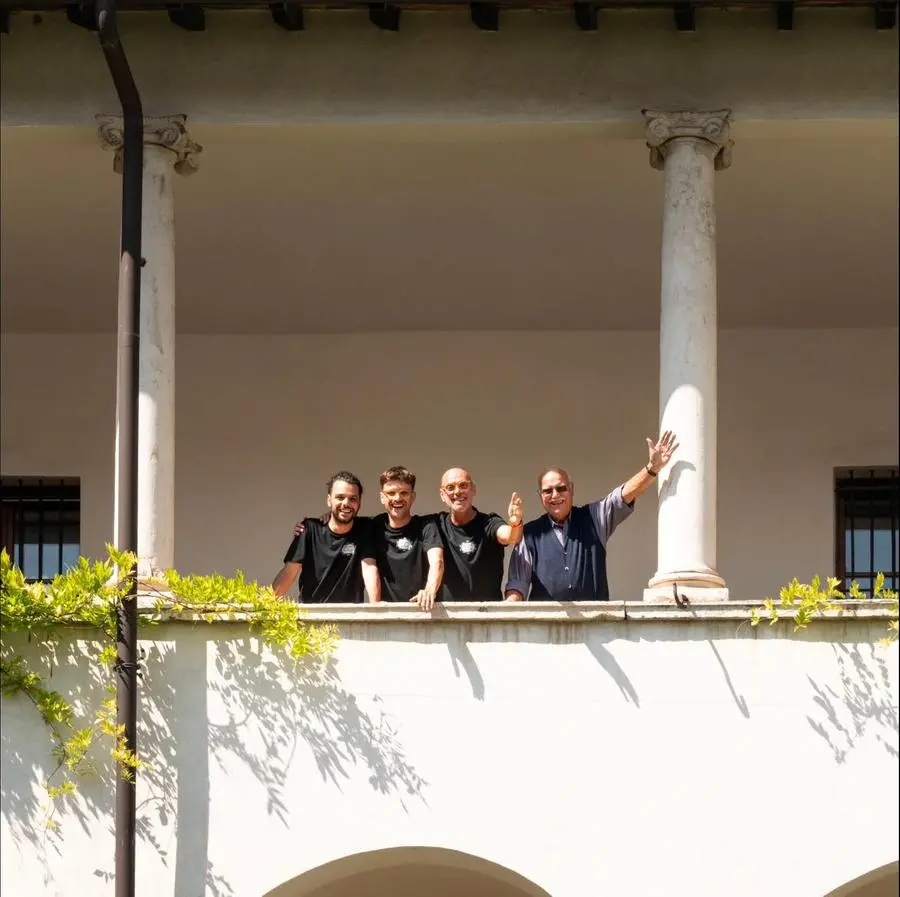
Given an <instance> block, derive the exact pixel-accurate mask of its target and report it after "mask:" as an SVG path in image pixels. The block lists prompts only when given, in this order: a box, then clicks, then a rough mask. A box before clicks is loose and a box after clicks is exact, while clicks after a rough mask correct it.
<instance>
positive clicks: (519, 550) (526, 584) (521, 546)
mask: <svg viewBox="0 0 900 897" xmlns="http://www.w3.org/2000/svg"><path fill="white" fill-rule="evenodd" d="M531 571H532V564H531V552H530V551H529V550H528V546H527V545H526V544H525V539H524V538H522V539H520V540H519V543H518V544H517V545H516V547H515V548H514V549H513V552H512V554H511V555H510V556H509V576H508V577H507V580H506V588H505V589H504V590H503V594H504V595H505V594H506V593H507V592H518V593H519V594H520V595H521V596H522V597H523V598H525V599H526V600H527V599H528V593H529V592H530V591H531Z"/></svg>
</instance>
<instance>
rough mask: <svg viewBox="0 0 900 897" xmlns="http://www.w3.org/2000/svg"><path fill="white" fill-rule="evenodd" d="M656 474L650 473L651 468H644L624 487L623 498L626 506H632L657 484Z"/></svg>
mask: <svg viewBox="0 0 900 897" xmlns="http://www.w3.org/2000/svg"><path fill="white" fill-rule="evenodd" d="M655 474H656V472H654V473H652V474H651V473H650V468H649V467H646V466H645V467H642V468H641V469H640V470H639V471H638V472H637V473H636V474H635V475H634V476H633V477H632V478H631V479H630V480H628V482H627V483H625V485H624V486H622V498H623V499H624V500H625V504H626V505H630V504H631V503H632V502H633V501H634V500H635V499H636V498H640V497H641V496H642V495H643V494H644V493H645V492H646V491H647V490H648V489H649V488H650V487H651V486H652V485H653V484H654V483H655V482H656V475H655Z"/></svg>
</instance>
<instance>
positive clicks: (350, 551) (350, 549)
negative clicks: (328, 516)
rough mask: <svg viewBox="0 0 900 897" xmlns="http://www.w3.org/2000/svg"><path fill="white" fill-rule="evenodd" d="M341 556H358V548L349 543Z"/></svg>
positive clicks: (342, 550)
mask: <svg viewBox="0 0 900 897" xmlns="http://www.w3.org/2000/svg"><path fill="white" fill-rule="evenodd" d="M341 554H343V555H346V556H347V557H351V556H352V555H354V554H356V546H355V545H354V544H353V543H352V542H348V543H347V544H346V545H345V546H344V547H343V548H342V549H341Z"/></svg>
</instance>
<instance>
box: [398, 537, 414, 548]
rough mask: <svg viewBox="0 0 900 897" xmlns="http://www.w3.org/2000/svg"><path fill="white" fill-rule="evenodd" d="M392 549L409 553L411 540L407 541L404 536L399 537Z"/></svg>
mask: <svg viewBox="0 0 900 897" xmlns="http://www.w3.org/2000/svg"><path fill="white" fill-rule="evenodd" d="M394 547H395V548H396V549H397V551H409V550H410V549H411V548H412V547H413V543H412V540H411V539H407V538H406V536H401V537H400V538H399V539H397V541H396V542H394Z"/></svg>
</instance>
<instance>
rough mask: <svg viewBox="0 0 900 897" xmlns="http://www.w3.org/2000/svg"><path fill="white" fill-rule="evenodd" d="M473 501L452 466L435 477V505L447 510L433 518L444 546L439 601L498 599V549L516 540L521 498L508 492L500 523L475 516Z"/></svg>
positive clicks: (463, 476)
mask: <svg viewBox="0 0 900 897" xmlns="http://www.w3.org/2000/svg"><path fill="white" fill-rule="evenodd" d="M474 500H475V483H474V482H473V481H472V477H471V476H470V475H469V472H468V471H467V470H465V469H463V468H461V467H452V468H450V470H448V471H447V472H446V473H445V474H444V475H443V476H442V477H441V501H443V503H444V504H445V505H446V506H447V508H448V510H447V511H445V512H444V513H442V514H439V515H437V519H436V520H437V525H438V529H439V531H440V534H441V541H442V542H443V545H444V582H443V586H442V588H441V600H442V601H501V600H502V599H503V595H502V593H501V591H500V585H501V581H502V579H503V549H504V547H505V546H507V545H515V544H516V543H517V542H518V541H519V539H521V538H522V499H521V498H519V494H518V493H517V492H513V494H512V498H510V500H509V517H508V519H507V521H506V522H504V520H503V518H502V517H500V516H499V515H498V514H485V513H483V512H482V511H479V510H478V509H477V508H476V507H474V505H473V504H472V502H473V501H474Z"/></svg>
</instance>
